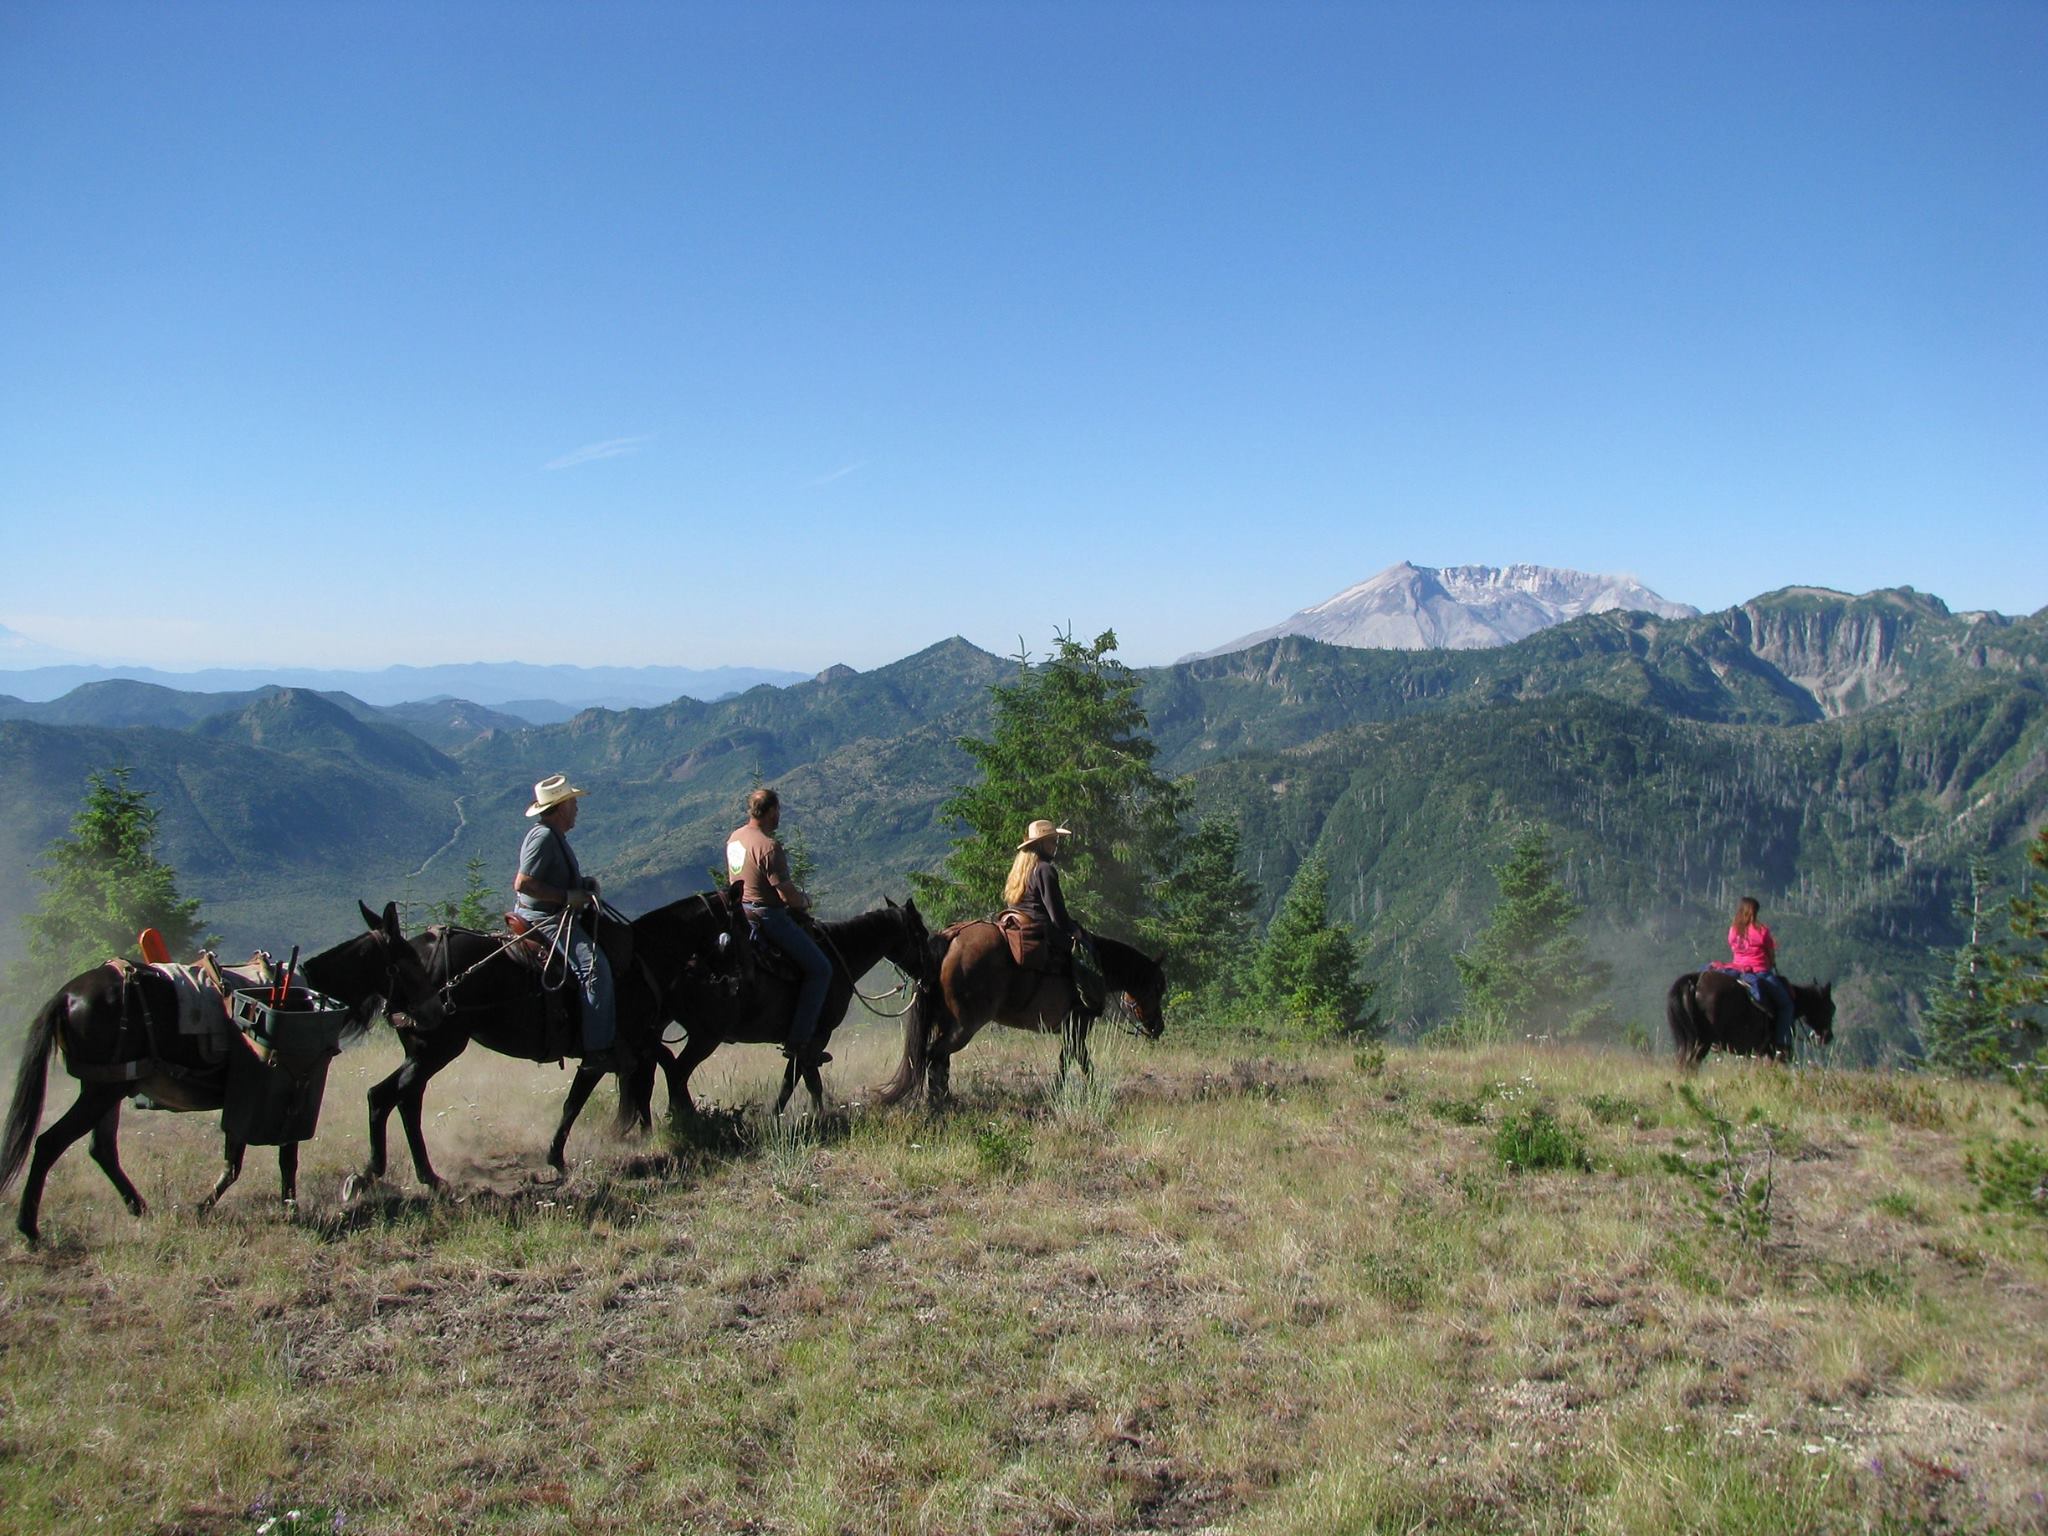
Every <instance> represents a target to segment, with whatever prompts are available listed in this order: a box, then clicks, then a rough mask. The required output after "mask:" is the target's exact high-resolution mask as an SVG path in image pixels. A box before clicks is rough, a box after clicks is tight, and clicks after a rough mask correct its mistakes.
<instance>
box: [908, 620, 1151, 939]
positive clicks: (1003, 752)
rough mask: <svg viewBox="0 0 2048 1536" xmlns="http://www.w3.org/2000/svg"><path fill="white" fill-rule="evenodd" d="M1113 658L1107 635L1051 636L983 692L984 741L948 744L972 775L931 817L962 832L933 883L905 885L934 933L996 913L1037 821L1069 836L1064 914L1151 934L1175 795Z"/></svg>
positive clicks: (1128, 677)
mask: <svg viewBox="0 0 2048 1536" xmlns="http://www.w3.org/2000/svg"><path fill="white" fill-rule="evenodd" d="M1115 651H1116V632H1115V631H1114V630H1110V631H1106V632H1105V633H1103V634H1101V635H1098V636H1097V637H1096V639H1095V642H1094V643H1093V644H1092V645H1082V644H1081V643H1080V642H1078V641H1076V640H1075V639H1074V638H1073V636H1072V635H1070V634H1061V635H1058V636H1057V637H1056V639H1055V645H1054V650H1053V654H1052V656H1051V657H1050V658H1049V659H1048V660H1047V661H1046V662H1045V663H1044V664H1043V665H1041V666H1033V665H1031V659H1030V656H1029V655H1028V654H1025V653H1021V652H1020V654H1019V655H1018V657H1017V661H1018V669H1017V676H1016V678H1015V679H1014V680H1013V681H1011V682H1008V683H998V684H996V685H995V686H994V687H993V688H991V689H990V692H991V693H992V694H993V696H994V701H995V723H994V726H993V728H992V729H991V732H990V735H989V738H988V740H986V741H982V740H978V739H976V738H974V737H963V738H962V739H961V741H960V746H961V747H962V749H963V750H965V751H966V752H967V754H968V755H969V756H970V757H972V758H973V759H974V760H975V762H976V763H977V764H979V765H980V768H981V777H980V778H979V779H978V780H977V781H976V782H974V783H973V784H970V785H967V786H965V787H963V788H962V789H960V790H959V791H957V792H956V793H955V794H954V795H953V796H952V798H951V799H949V800H948V801H946V803H945V805H944V806H942V807H941V814H942V815H944V816H946V817H947V818H949V819H951V820H953V821H956V822H959V823H960V824H962V825H963V826H964V827H965V828H966V833H965V835H964V836H962V837H959V838H956V839H955V840H954V843H953V851H952V852H951V853H950V854H949V855H947V857H946V861H945V863H944V864H943V865H942V866H941V867H940V869H939V870H938V871H937V872H936V873H934V874H930V875H913V876H912V877H911V884H912V887H913V889H914V890H915V891H916V894H917V901H918V905H919V906H920V907H921V908H923V909H924V910H925V911H926V912H928V913H929V914H930V915H931V919H932V922H933V925H934V926H935V927H936V926H937V925H938V924H940V923H944V922H950V921H953V920H955V919H957V918H963V917H979V916H982V915H984V914H986V913H989V912H993V911H995V910H996V909H997V908H998V907H1000V906H1001V905H1002V900H1003V878H1004V876H1005V875H1007V874H1008V873H1009V868H1010V860H1011V858H1012V857H1013V855H1014V854H1015V853H1016V848H1017V843H1018V841H1019V840H1020V839H1021V838H1022V837H1023V835H1024V829H1025V827H1026V826H1027V825H1029V823H1030V822H1031V821H1032V820H1033V819H1034V818H1036V817H1041V816H1045V817H1051V818H1052V819H1054V820H1056V821H1058V822H1060V823H1062V824H1063V825H1065V826H1068V827H1071V828H1072V829H1073V831H1074V837H1073V839H1072V841H1071V842H1070V843H1068V844H1067V845H1066V846H1065V847H1064V848H1062V849H1061V852H1060V864H1061V868H1062V869H1063V870H1064V871H1065V881H1064V885H1065V887H1066V892H1067V898H1068V904H1069V905H1070V906H1071V907H1073V908H1075V909H1076V913H1075V915H1076V916H1077V917H1079V918H1081V920H1082V921H1084V922H1093V923H1100V924H1102V925H1104V926H1105V927H1111V928H1114V927H1124V928H1126V930H1127V931H1135V932H1136V933H1138V934H1140V935H1143V936H1146V937H1150V936H1151V932H1152V925H1151V923H1150V922H1148V921H1147V920H1146V919H1148V918H1149V916H1150V914H1151V912H1152V906H1153V903H1152V896H1153V886H1154V881H1155V878H1156V877H1157V875H1158V873H1159V872H1160V871H1162V870H1165V869H1170V868H1172V867H1173V863H1174V859H1175V855H1176V853H1177V844H1178V841H1179V838H1180V827H1179V821H1178V816H1179V812H1180V808H1181V793H1180V791H1179V790H1178V789H1177V788H1175V786H1174V785H1172V784H1171V783H1169V782H1168V781H1167V780H1165V779H1164V778H1161V777H1160V775H1159V774H1158V772H1157V771H1155V770H1154V768H1153V767H1152V756H1153V751H1154V747H1153V743H1152V738H1151V737H1150V736H1149V735H1147V734H1146V720H1145V711H1144V708H1143V706H1142V705H1141V704H1140V703H1139V694H1140V691H1141V684H1140V682H1139V679H1138V677H1137V675H1136V674H1135V673H1133V672H1132V671H1131V670H1130V669H1129V668H1128V667H1126V666H1125V665H1124V664H1123V663H1122V662H1121V661H1118V660H1117V659H1116V657H1115V654H1114V653H1115Z"/></svg>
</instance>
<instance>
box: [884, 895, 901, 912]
mask: <svg viewBox="0 0 2048 1536" xmlns="http://www.w3.org/2000/svg"><path fill="white" fill-rule="evenodd" d="M882 905H884V906H885V907H887V908H888V909H889V910H890V911H891V912H894V911H896V910H898V909H897V906H896V898H895V897H894V896H884V897H883V898H882Z"/></svg>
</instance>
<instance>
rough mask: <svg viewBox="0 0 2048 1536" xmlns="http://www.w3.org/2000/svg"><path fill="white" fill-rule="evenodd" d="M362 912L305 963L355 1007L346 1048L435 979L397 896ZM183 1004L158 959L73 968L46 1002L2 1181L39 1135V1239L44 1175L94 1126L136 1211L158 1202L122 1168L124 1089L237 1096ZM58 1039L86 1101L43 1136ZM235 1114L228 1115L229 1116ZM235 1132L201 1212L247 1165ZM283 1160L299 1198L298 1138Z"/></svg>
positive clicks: (14, 1113) (102, 1154) (110, 1168)
mask: <svg viewBox="0 0 2048 1536" xmlns="http://www.w3.org/2000/svg"><path fill="white" fill-rule="evenodd" d="M358 905H359V906H360V905H361V903H358ZM362 912H363V920H364V922H365V923H367V924H368V926H369V931H368V932H367V933H362V934H358V935H357V936H356V937H355V938H353V939H349V940H347V941H345V942H344V943H341V944H337V945H336V946H335V947H334V948H332V949H330V950H326V951H324V952H323V953H321V954H317V955H315V956H313V958H312V959H310V960H308V961H306V962H305V964H304V965H302V966H301V967H300V968H299V974H300V976H301V977H302V978H304V980H305V982H306V984H307V985H308V986H311V987H313V988H316V989H317V990H318V991H320V992H322V993H324V994H325V995H327V996H328V997H331V998H333V999H335V1000H336V1001H337V1002H339V1003H341V1004H343V1005H344V1006H345V1007H347V1008H348V1010H349V1013H350V1018H349V1021H348V1029H347V1031H346V1032H344V1033H343V1034H342V1036H341V1038H340V1040H339V1041H338V1042H337V1048H338V1046H339V1045H340V1044H342V1043H346V1041H347V1040H348V1038H349V1037H350V1035H351V1034H353V1035H360V1034H361V1033H362V1032H363V1030H365V1029H367V1028H368V1027H369V1023H370V1020H371V1019H372V1018H373V1017H374V1016H375V1014H376V1009H377V1007H378V1005H379V1004H380V1003H384V1002H387V1001H388V1002H392V1003H394V1004H403V1003H405V1002H408V1001H411V1000H413V999H415V998H418V997H420V996H422V995H424V993H425V992H426V990H427V979H426V972H425V970H424V969H422V967H421V966H420V963H419V960H418V959H417V957H416V956H415V955H414V954H413V950H412V946H411V945H409V944H407V943H406V942H405V937H404V935H402V934H401V933H400V932H399V931H398V914H397V910H396V908H395V907H392V906H386V907H385V908H384V911H383V914H382V915H381V916H380V915H379V914H377V913H374V912H372V911H371V910H370V909H369V908H368V907H363V908H362ZM177 1014H178V1003H177V999H176V997H175V995H174V994H173V991H172V987H171V983H170V982H168V981H166V980H165V979H164V978H163V977H161V976H159V975H158V974H157V973H156V972H155V971H153V970H151V969H150V968H149V967H147V966H140V967H129V968H127V969H126V970H125V972H124V970H123V969H122V968H121V967H117V966H115V965H112V964H108V965H98V966H94V967H93V968H92V969H91V970H89V971H87V972H85V973H84V974H83V975H80V976H76V977H73V978H72V979H71V980H70V981H68V982H66V983H65V984H64V986H63V987H61V988H59V989H58V992H57V995H56V996H55V997H53V998H51V999H50V1000H49V1002H47V1003H45V1004H44V1005H43V1006H42V1008H41V1009H40V1010H39V1011H38V1012H37V1014H36V1017H35V1022H34V1023H33V1024H31V1025H30V1026H29V1035H28V1043H27V1045H26V1046H25V1047H24V1049H23V1051H22V1055H21V1070H20V1073H19V1075H18V1076H17V1077H16V1079H15V1083H14V1102H13V1107H12V1108H11V1110H10V1111H9V1113H8V1116H7V1127H6V1130H5V1131H4V1132H0V1190H4V1189H6V1188H7V1186H8V1185H10V1184H12V1183H13V1182H14V1179H15V1176H16V1175H17V1174H19V1173H20V1172H21V1168H22V1164H23V1163H24V1162H27V1161H28V1154H29V1148H30V1144H31V1141H33V1144H34V1148H35V1159H34V1161H33V1162H30V1163H29V1171H28V1181H27V1182H26V1183H25V1184H24V1185H23V1186H22V1192H21V1210H20V1214H19V1215H18V1216H17V1217H16V1218H15V1225H16V1226H18V1227H19V1228H20V1229H21V1234H22V1236H23V1237H26V1238H27V1239H28V1240H29V1241H30V1242H31V1243H33V1242H35V1241H36V1238H37V1235H38V1228H37V1216H38V1213H39V1212H40V1210H41V1208H42V1201H43V1183H44V1181H45V1180H46V1179H47V1178H48V1177H49V1175H50V1168H51V1165H52V1164H54V1163H55V1162H56V1161H57V1159H58V1158H60V1157H62V1156H63V1155H64V1153H65V1151H66V1150H67V1149H68V1148H69V1147H70V1146H71V1144H72V1143H73V1142H75V1141H77V1140H78V1138H79V1137H81V1136H83V1135H85V1134H86V1132H87V1131H90V1132H91V1133H92V1158H93V1161H94V1162H96V1163H98V1164H99V1165H100V1167H101V1169H103V1170H104V1171H105V1173H106V1175H107V1179H108V1181H109V1182H111V1183H112V1184H113V1186H114V1188H115V1190H116V1191H117V1192H118V1193H119V1194H120V1196H121V1199H122V1201H123V1202H124V1203H126V1205H127V1207H128V1209H129V1211H130V1212H131V1213H132V1214H134V1215H136V1216H141V1215H145V1214H146V1213H147V1212H148V1209H149V1207H148V1205H147V1203H146V1202H145V1201H144V1200H143V1198H142V1196H141V1194H140V1193H139V1192H138V1191H137V1190H136V1188H135V1186H134V1184H132V1183H131V1182H129V1179H128V1175H127V1174H126V1173H125V1172H124V1171H123V1170H122V1168H121V1150H120V1144H119V1134H120V1127H121V1101H122V1100H123V1099H126V1098H128V1097H130V1096H131V1095H132V1096H146V1097H148V1098H149V1099H150V1100H151V1101H152V1102H153V1103H155V1104H157V1105H158V1106H159V1107H161V1108H164V1109H178V1110H217V1109H220V1108H222V1106H223V1105H224V1104H225V1103H226V1095H227V1079H228V1070H229V1069H228V1066H227V1064H226V1063H225V1062H217V1061H216V1062H209V1061H207V1060H205V1059H204V1057H203V1056H201V1055H200V1054H199V1053H198V1050H197V1048H196V1047H195V1045H194V1044H193V1042H192V1037H181V1036H180V1035H179V1033H178V1029H177V1023H176V1020H177ZM59 1046H61V1047H62V1048H63V1051H64V1065H65V1067H66V1068H67V1069H68V1070H69V1071H70V1073H71V1075H72V1076H73V1077H75V1078H77V1079H78V1082H79V1089H78V1101H77V1102H76V1103H74V1104H73V1105H72V1106H71V1108H70V1109H68V1110H66V1111H65V1112H64V1113H63V1114H62V1115H60V1116H59V1117H58V1118H57V1120H56V1122H55V1123H54V1124H53V1125H51V1127H50V1128H49V1129H48V1130H47V1131H44V1132H43V1134H42V1135H41V1136H39V1137H38V1136H36V1126H37V1124H38V1123H39V1122H40V1121H41V1119H42V1115H43V1093H44V1089H45V1086H46V1085H47V1083H48V1079H49V1066H50V1053H51V1051H52V1050H54V1049H56V1048H58V1047H59ZM232 1048H233V1049H236V1050H239V1049H240V1048H241V1047H239V1046H235V1047H232ZM323 1072H324V1066H323ZM316 1091H317V1090H316ZM226 1119H227V1117H223V1120H224V1126H225V1123H226ZM226 1141H227V1157H226V1167H225V1169H224V1170H223V1172H222V1173H221V1176H220V1179H219V1181H218V1182H217V1183H216V1184H215V1185H214V1186H213V1191H212V1193H210V1194H209V1195H207V1196H206V1198H205V1199H204V1200H202V1201H200V1203H199V1211H200V1213H201V1214H202V1215H203V1214H204V1213H205V1212H207V1211H208V1210H211V1209H212V1207H213V1203H214V1202H215V1201H216V1200H218V1199H219V1198H220V1197H221V1195H222V1193H223V1192H224V1191H225V1190H226V1189H227V1187H228V1186H229V1185H230V1184H232V1183H234V1181H235V1180H236V1178H237V1177H239V1176H240V1174H241V1171H242V1154H243V1152H244V1151H245V1150H246V1147H247V1144H246V1143H245V1142H243V1141H239V1140H237V1139H236V1134H235V1132H234V1131H233V1130H232V1129H230V1130H228V1133H227V1137H226ZM277 1167H278V1175H279V1181H280V1183H281V1184H282V1186H283V1195H284V1201H285V1204H286V1205H291V1204H292V1203H293V1202H294V1201H295V1200H296V1199H297V1198H298V1177H299V1144H298V1143H297V1142H295V1141H289V1142H284V1143H281V1144H280V1145H279V1147H278V1149H277Z"/></svg>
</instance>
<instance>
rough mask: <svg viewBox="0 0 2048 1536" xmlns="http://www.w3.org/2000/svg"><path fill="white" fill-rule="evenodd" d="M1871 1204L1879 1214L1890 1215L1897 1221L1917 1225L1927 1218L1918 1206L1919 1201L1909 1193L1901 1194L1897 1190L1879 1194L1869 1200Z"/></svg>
mask: <svg viewBox="0 0 2048 1536" xmlns="http://www.w3.org/2000/svg"><path fill="white" fill-rule="evenodd" d="M1871 1206H1872V1208H1873V1209H1875V1210H1876V1211H1877V1212H1878V1213H1879V1214H1880V1215H1884V1216H1890V1217H1892V1218H1894V1219H1895V1220H1898V1221H1910V1222H1913V1223H1915V1224H1916V1225H1917V1224H1919V1223H1922V1222H1925V1221H1926V1220H1927V1213H1926V1212H1925V1211H1924V1210H1922V1209H1921V1208H1920V1202H1919V1201H1917V1200H1915V1199H1914V1198H1913V1197H1912V1196H1911V1195H1902V1194H1899V1193H1898V1192H1897V1191H1893V1192H1892V1193H1891V1194H1888V1195H1879V1196H1878V1197H1877V1198H1876V1199H1875V1200H1873V1201H1872V1202H1871Z"/></svg>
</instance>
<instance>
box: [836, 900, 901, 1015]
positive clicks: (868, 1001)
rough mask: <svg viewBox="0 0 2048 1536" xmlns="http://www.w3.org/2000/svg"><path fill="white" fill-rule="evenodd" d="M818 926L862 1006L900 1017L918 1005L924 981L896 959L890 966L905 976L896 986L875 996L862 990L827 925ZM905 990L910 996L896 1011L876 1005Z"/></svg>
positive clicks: (875, 1012) (878, 1012)
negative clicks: (914, 979) (910, 972)
mask: <svg viewBox="0 0 2048 1536" xmlns="http://www.w3.org/2000/svg"><path fill="white" fill-rule="evenodd" d="M817 928H818V936H819V937H820V938H822V939H823V940H824V941H825V944H826V946H827V947H828V948H829V949H830V950H831V951H832V958H833V959H835V960H837V961H838V962H839V968H840V969H841V970H842V971H844V972H846V975H847V978H848V982H847V984H848V985H849V986H850V987H851V988H852V989H853V995H854V996H855V997H856V998H858V999H859V1000H860V1005H861V1007H863V1008H865V1009H867V1011H868V1012H869V1013H872V1014H873V1015H874V1016H875V1017H876V1018H878V1019H900V1018H902V1017H903V1015H905V1014H906V1013H908V1012H910V1010H911V1009H913V1008H915V1007H916V1006H917V997H918V988H919V987H921V986H922V985H923V983H922V982H917V981H913V980H912V979H911V978H910V976H909V975H908V973H906V972H905V971H904V969H903V967H902V966H900V965H898V964H897V963H896V962H895V961H894V960H890V961H889V968H890V969H891V970H893V971H894V972H895V973H896V974H897V975H898V976H901V977H902V978H903V979H902V980H901V981H899V982H897V983H896V985H895V986H893V987H891V988H890V989H889V990H888V991H886V992H877V993H876V994H875V995H874V996H873V997H869V996H868V995H867V993H865V992H863V991H861V989H860V982H859V981H858V980H855V979H854V977H853V967H852V966H851V965H849V964H848V963H847V960H846V956H845V955H844V954H842V953H841V952H840V949H839V945H838V942H837V941H836V940H834V939H833V937H832V935H831V933H830V932H828V931H827V930H826V927H825V925H824V924H823V923H819V924H818V925H817ZM882 958H884V959H885V960H886V959H888V956H886V955H885V956H883V957H882ZM904 992H908V993H910V998H909V1000H908V1001H907V1002H905V1003H904V1005H903V1006H902V1007H901V1008H899V1009H897V1010H896V1011H895V1012H894V1013H889V1012H887V1011H885V1010H883V1009H881V1008H877V1007H876V1006H875V1004H877V1003H885V1002H887V1001H888V1000H889V999H890V998H892V997H898V996H901V995H902V994H903V993H904Z"/></svg>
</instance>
